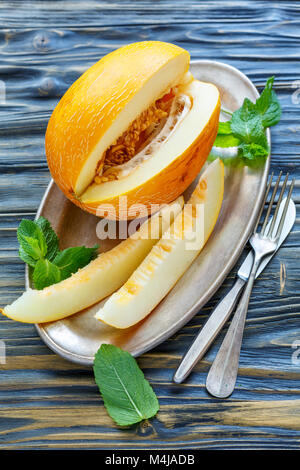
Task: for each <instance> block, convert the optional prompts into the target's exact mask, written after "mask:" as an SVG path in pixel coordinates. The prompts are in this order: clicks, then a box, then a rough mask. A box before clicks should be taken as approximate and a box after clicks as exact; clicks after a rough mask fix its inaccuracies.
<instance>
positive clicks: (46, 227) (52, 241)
mask: <svg viewBox="0 0 300 470" xmlns="http://www.w3.org/2000/svg"><path fill="white" fill-rule="evenodd" d="M35 223H36V224H37V225H38V226H39V227H40V229H41V230H42V232H43V234H44V237H45V240H46V245H47V254H46V258H47V259H49V260H50V261H53V260H54V258H55V256H56V255H57V253H58V251H59V248H58V246H59V240H58V236H57V235H56V233H55V232H54V230H53V228H52V227H51V224H50V222H49V220H47V219H45V217H39V218H38V219H37V220H36V221H35Z"/></svg>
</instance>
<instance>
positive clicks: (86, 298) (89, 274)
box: [0, 196, 184, 323]
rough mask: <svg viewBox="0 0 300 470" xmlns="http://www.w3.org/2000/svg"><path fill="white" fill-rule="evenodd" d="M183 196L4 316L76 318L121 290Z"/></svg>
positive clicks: (29, 320)
mask: <svg viewBox="0 0 300 470" xmlns="http://www.w3.org/2000/svg"><path fill="white" fill-rule="evenodd" d="M183 203H184V200H183V197H182V196H180V197H179V198H178V199H177V200H176V201H174V203H173V204H170V205H168V206H165V207H163V208H162V209H161V210H160V211H159V212H157V213H156V214H154V215H153V216H152V217H151V218H149V219H148V220H147V221H145V222H144V224H143V225H142V226H141V227H140V228H139V229H138V230H137V231H136V232H135V233H134V234H132V236H131V237H129V238H127V239H126V240H124V241H122V242H121V243H120V244H119V245H117V246H116V247H115V248H113V249H112V250H110V251H107V252H105V253H101V254H100V255H99V256H98V258H96V259H95V260H93V261H91V262H90V263H89V264H88V265H87V266H85V267H84V268H82V269H80V270H79V271H77V272H76V273H75V274H73V275H72V276H71V277H69V278H67V279H65V280H63V281H61V282H58V283H57V284H53V285H51V286H49V287H45V288H44V289H42V290H35V289H28V290H27V291H26V292H24V293H23V294H22V295H21V297H19V298H18V299H17V300H15V301H14V302H13V303H12V304H11V305H7V306H6V307H4V309H3V310H1V309H0V311H1V313H2V314H3V315H5V316H7V317H9V318H11V319H12V320H16V321H21V322H25V323H44V322H50V321H54V320H60V319H61V318H64V317H67V316H69V315H72V314H73V313H76V312H79V311H80V310H82V309H84V308H87V307H89V306H90V305H93V304H94V303H96V302H98V301H100V300H102V299H104V298H105V297H107V296H108V295H110V294H111V293H112V292H114V291H115V290H116V289H118V288H119V287H120V286H122V284H124V282H126V280H127V279H128V277H129V276H130V274H132V272H133V271H134V270H135V269H136V268H137V266H138V265H139V264H140V263H141V261H142V260H143V259H144V258H145V256H146V255H147V254H148V253H149V251H150V250H151V248H152V247H153V245H154V244H155V243H156V242H157V240H158V239H159V238H160V237H161V235H162V233H163V232H164V231H165V230H166V229H167V228H168V227H169V226H170V223H172V221H173V220H174V218H175V216H176V215H177V214H178V213H179V212H180V211H181V209H182V207H183Z"/></svg>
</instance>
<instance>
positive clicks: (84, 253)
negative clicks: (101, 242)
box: [53, 245, 98, 280]
mask: <svg viewBox="0 0 300 470" xmlns="http://www.w3.org/2000/svg"><path fill="white" fill-rule="evenodd" d="M97 249H98V245H95V246H94V247H93V248H86V247H85V246H75V247H73V248H66V249H65V250H63V251H60V252H59V253H58V254H57V255H56V256H55V258H54V260H53V263H54V264H55V265H56V266H57V267H58V268H59V269H60V273H61V279H62V280H63V279H66V278H67V277H69V276H71V274H73V273H75V272H76V271H78V269H80V268H83V267H84V266H86V265H87V264H88V263H89V262H90V261H91V260H92V259H93V258H94V257H95V255H96V251H97Z"/></svg>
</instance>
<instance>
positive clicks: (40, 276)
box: [32, 259, 61, 290]
mask: <svg viewBox="0 0 300 470" xmlns="http://www.w3.org/2000/svg"><path fill="white" fill-rule="evenodd" d="M32 278H33V283H34V287H35V288H36V289H39V290H40V289H44V287H48V286H51V285H52V284H56V283H57V282H59V281H60V280H61V275H60V270H59V268H58V267H57V266H55V265H54V264H53V263H51V261H49V260H47V259H40V260H39V261H38V262H37V263H36V265H35V268H34V271H33V276H32Z"/></svg>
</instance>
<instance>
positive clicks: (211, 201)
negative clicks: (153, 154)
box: [95, 160, 224, 328]
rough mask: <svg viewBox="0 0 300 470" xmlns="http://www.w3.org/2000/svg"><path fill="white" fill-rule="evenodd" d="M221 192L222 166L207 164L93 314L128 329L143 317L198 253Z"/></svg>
mask: <svg viewBox="0 0 300 470" xmlns="http://www.w3.org/2000/svg"><path fill="white" fill-rule="evenodd" d="M223 191H224V166H223V163H222V162H221V161H220V160H215V161H214V162H213V163H211V164H210V165H209V167H208V168H207V169H206V171H205V172H204V173H203V176H202V177H201V178H200V180H199V183H198V185H197V187H196V189H195V191H194V192H193V194H192V196H191V198H190V200H189V201H188V204H187V205H186V206H185V207H184V209H183V211H182V213H180V214H179V215H178V216H177V217H176V219H175V221H174V223H173V224H172V225H171V226H170V227H169V229H168V230H167V231H166V232H165V233H164V235H163V236H162V238H161V239H160V240H159V241H158V243H157V244H156V245H155V246H154V247H153V248H152V250H151V251H150V253H149V254H148V255H147V257H146V258H145V259H144V260H143V262H142V263H141V264H140V266H139V267H138V268H137V269H136V270H135V271H134V273H133V274H132V275H131V276H130V278H129V279H128V281H127V282H126V283H125V284H124V285H123V286H122V287H121V288H120V289H119V290H118V291H117V292H115V293H114V294H113V295H112V296H111V297H110V298H109V299H108V300H107V301H106V303H105V304H104V306H103V307H102V308H101V309H99V311H98V312H97V313H96V315H95V317H96V318H97V319H98V320H101V321H103V322H105V323H107V324H109V325H110V326H113V327H115V328H128V327H130V326H132V325H134V324H136V323H138V322H139V321H141V320H142V319H143V318H145V317H146V316H147V315H148V314H149V313H150V312H151V311H152V310H153V309H154V307H155V306H156V305H157V304H158V303H159V302H160V301H161V300H162V299H163V298H164V297H165V296H166V295H167V293H168V292H169V291H170V289H171V288H172V287H173V286H174V285H175V283H176V282H177V281H178V279H179V278H180V277H181V276H182V275H183V274H184V272H185V271H186V270H187V269H188V267H189V266H190V265H191V263H192V262H193V260H194V259H195V258H196V257H197V256H198V254H199V253H200V251H201V249H202V248H203V246H204V245H205V243H206V241H207V240H208V238H209V236H210V234H211V232H212V230H213V228H214V226H215V224H216V221H217V218H218V215H219V212H220V209H221V205H222V200H223Z"/></svg>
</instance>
